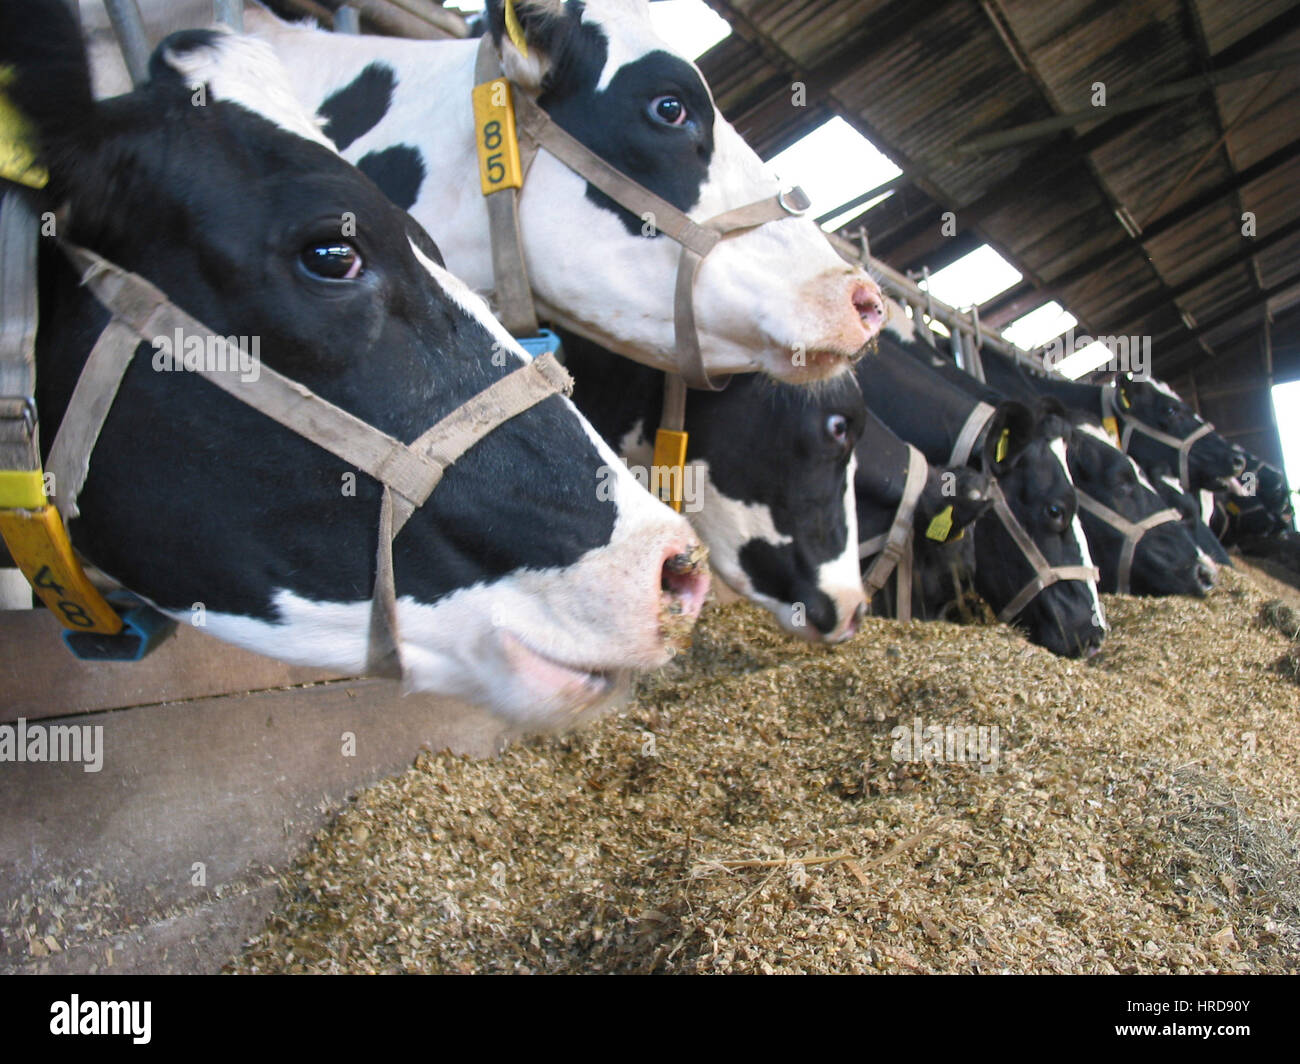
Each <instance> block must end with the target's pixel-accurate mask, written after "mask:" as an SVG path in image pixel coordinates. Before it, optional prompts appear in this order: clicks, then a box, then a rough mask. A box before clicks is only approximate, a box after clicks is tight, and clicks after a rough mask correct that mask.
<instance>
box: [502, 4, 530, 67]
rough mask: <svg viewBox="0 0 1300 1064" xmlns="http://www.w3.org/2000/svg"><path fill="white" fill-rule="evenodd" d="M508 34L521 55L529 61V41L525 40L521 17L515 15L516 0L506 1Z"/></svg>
mask: <svg viewBox="0 0 1300 1064" xmlns="http://www.w3.org/2000/svg"><path fill="white" fill-rule="evenodd" d="M506 33H507V34H508V35H509V37H510V40H511V41H512V42H513V44H514V46H515V47H516V48H518V49H519V54H520V55H522V56H523V57H524V58H525V59H527V58H528V41H526V40H525V39H524V28H523V26H521V25H520V24H519V16H518V15H516V14H515V0H506Z"/></svg>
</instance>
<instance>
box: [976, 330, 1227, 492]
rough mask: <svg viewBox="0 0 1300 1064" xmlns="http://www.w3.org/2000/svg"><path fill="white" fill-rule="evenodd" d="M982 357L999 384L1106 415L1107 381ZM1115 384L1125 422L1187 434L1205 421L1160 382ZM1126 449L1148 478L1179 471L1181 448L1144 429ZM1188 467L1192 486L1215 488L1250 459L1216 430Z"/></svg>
mask: <svg viewBox="0 0 1300 1064" xmlns="http://www.w3.org/2000/svg"><path fill="white" fill-rule="evenodd" d="M981 360H982V362H983V365H984V375H985V378H986V379H987V380H988V383H989V384H991V385H992V386H993V387H994V388H997V389H999V390H1001V391H1005V392H1008V393H1010V394H1015V390H1016V389H1017V388H1021V387H1025V386H1026V385H1028V386H1030V387H1032V388H1033V389H1034V391H1035V392H1036V393H1037V394H1039V395H1050V396H1052V397H1053V398H1054V399H1057V400H1059V401H1060V402H1061V403H1062V404H1064V406H1065V407H1066V409H1068V410H1078V411H1079V412H1081V413H1083V414H1087V415H1089V416H1090V417H1093V418H1101V417H1102V416H1103V415H1104V414H1105V410H1104V409H1103V400H1102V391H1103V386H1102V385H1098V384H1080V383H1078V382H1076V381H1068V380H1066V379H1065V378H1063V377H1049V376H1045V375H1042V374H1036V373H1031V372H1030V371H1028V370H1027V369H1025V367H1024V366H1022V365H1020V364H1018V363H1015V362H1013V361H1012V360H1011V359H1009V358H1007V357H1006V356H1005V355H1001V354H999V353H998V352H997V351H993V350H991V349H990V350H988V351H986V352H984V353H983V355H982V359H981ZM1111 387H1113V388H1114V390H1115V404H1116V410H1115V412H1116V413H1117V414H1118V415H1119V418H1120V420H1121V422H1123V421H1124V420H1125V419H1132V420H1135V421H1137V422H1139V423H1141V424H1143V425H1146V426H1149V427H1151V428H1154V429H1156V430H1158V431H1160V432H1162V433H1165V434H1167V435H1169V436H1173V437H1176V438H1178V439H1186V438H1187V437H1189V436H1190V435H1191V434H1192V433H1194V432H1196V431H1197V430H1199V429H1201V428H1202V427H1203V426H1204V425H1205V421H1204V420H1203V419H1202V418H1201V417H1200V416H1199V415H1198V414H1197V413H1196V411H1194V410H1193V409H1192V408H1191V407H1190V406H1188V405H1187V404H1186V403H1184V402H1183V401H1182V399H1180V398H1179V397H1178V395H1177V394H1176V393H1175V392H1174V391H1173V389H1171V388H1170V387H1169V386H1168V385H1167V384H1164V383H1163V382H1161V381H1158V380H1155V379H1150V380H1142V381H1140V380H1133V379H1131V378H1129V377H1128V376H1119V377H1117V378H1116V380H1115V382H1114V384H1113V385H1112V386H1111ZM1120 427H1121V428H1122V427H1123V425H1121V426H1120ZM1125 450H1126V452H1127V453H1128V454H1129V455H1131V456H1132V457H1133V459H1134V460H1135V461H1136V462H1137V463H1138V465H1140V466H1141V467H1142V468H1143V470H1145V471H1146V472H1147V475H1148V476H1149V477H1151V476H1154V475H1155V471H1156V469H1157V468H1158V467H1160V466H1169V467H1172V468H1173V469H1174V470H1175V472H1177V470H1178V468H1179V462H1178V452H1177V449H1176V448H1174V447H1173V446H1171V445H1170V444H1168V443H1164V442H1162V441H1160V440H1157V439H1153V438H1151V437H1150V436H1148V435H1145V434H1143V433H1142V432H1133V433H1132V434H1131V437H1130V439H1129V443H1128V446H1127V447H1126V448H1125ZM1187 467H1188V475H1189V478H1190V480H1191V483H1190V484H1189V485H1187V486H1188V487H1189V488H1190V489H1191V490H1192V491H1199V490H1201V489H1206V490H1215V489H1217V488H1222V487H1226V486H1227V485H1228V483H1229V482H1230V481H1231V480H1232V478H1233V477H1235V476H1236V475H1237V474H1239V473H1240V472H1241V471H1242V469H1243V468H1244V467H1245V461H1244V459H1243V458H1242V457H1241V455H1240V454H1239V453H1238V452H1237V451H1236V450H1235V449H1234V448H1233V446H1232V445H1231V444H1230V443H1229V442H1228V441H1227V440H1225V439H1224V438H1223V437H1222V436H1220V435H1219V434H1218V433H1217V432H1210V433H1207V434H1206V435H1203V436H1202V437H1201V438H1200V439H1198V440H1197V441H1196V442H1195V443H1193V444H1192V447H1191V450H1190V451H1189V452H1188V462H1187Z"/></svg>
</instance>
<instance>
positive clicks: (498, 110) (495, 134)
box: [471, 78, 524, 196]
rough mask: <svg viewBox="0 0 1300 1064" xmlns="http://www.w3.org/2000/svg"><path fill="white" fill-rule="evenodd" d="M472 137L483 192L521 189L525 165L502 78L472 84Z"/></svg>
mask: <svg viewBox="0 0 1300 1064" xmlns="http://www.w3.org/2000/svg"><path fill="white" fill-rule="evenodd" d="M471 99H472V100H473V102H474V140H475V142H476V144H477V145H478V179H479V187H480V188H482V190H483V195H485V196H488V195H491V194H492V193H493V192H499V191H501V189H503V188H521V187H523V183H524V168H523V166H522V165H521V164H520V161H519V135H518V133H517V132H516V130H515V104H514V97H513V96H512V95H511V92H510V82H508V81H507V80H506V79H505V78H496V79H494V80H492V81H485V82H483V84H482V85H475V86H474V89H473V92H472V93H471Z"/></svg>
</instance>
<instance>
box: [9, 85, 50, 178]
mask: <svg viewBox="0 0 1300 1064" xmlns="http://www.w3.org/2000/svg"><path fill="white" fill-rule="evenodd" d="M12 79H13V68H12V67H0V177H5V178H8V179H9V180H10V181H17V182H18V183H19V184H20V185H26V186H27V187H28V188H44V187H45V186H46V185H47V184H49V180H50V175H49V173H48V172H47V171H46V169H45V167H43V166H37V165H36V151H35V149H34V148H33V146H32V137H31V127H30V126H29V125H28V122H27V119H26V118H24V117H23V116H22V115H21V114H20V113H19V111H18V108H16V107H15V106H14V105H13V104H12V103H11V102H10V100H9V97H8V96H6V95H5V93H4V87H5V86H6V85H7V84H9V82H10V81H11V80H12Z"/></svg>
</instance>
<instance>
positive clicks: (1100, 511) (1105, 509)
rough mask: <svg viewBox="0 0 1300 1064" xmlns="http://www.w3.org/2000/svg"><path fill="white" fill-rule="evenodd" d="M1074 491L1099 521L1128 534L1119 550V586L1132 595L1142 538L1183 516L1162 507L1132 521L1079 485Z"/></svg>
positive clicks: (1121, 589)
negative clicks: (1132, 579) (1134, 562)
mask: <svg viewBox="0 0 1300 1064" xmlns="http://www.w3.org/2000/svg"><path fill="white" fill-rule="evenodd" d="M1074 493H1075V495H1077V496H1078V499H1079V509H1080V510H1086V511H1088V513H1090V514H1092V515H1093V516H1094V517H1096V518H1097V519H1098V520H1099V521H1102V522H1103V523H1105V524H1107V525H1110V527H1111V528H1113V529H1114V530H1115V531H1116V532H1118V533H1120V535H1122V536H1123V537H1124V545H1123V546H1122V547H1121V548H1120V552H1119V575H1118V578H1117V582H1116V587H1115V589H1116V591H1118V592H1119V593H1120V594H1121V595H1127V594H1129V576H1130V574H1131V573H1132V570H1133V556H1134V555H1135V554H1136V553H1137V548H1138V543H1140V542H1141V540H1142V537H1143V536H1145V535H1146V534H1147V533H1148V532H1150V531H1151V530H1152V529H1153V528H1157V527H1159V526H1160V525H1167V524H1169V523H1170V522H1171V521H1181V520H1182V515H1180V514H1179V513H1178V511H1177V510H1174V509H1168V510H1158V511H1157V512H1156V513H1153V514H1151V515H1150V516H1149V517H1144V518H1143V519H1142V520H1141V521H1136V522H1135V521H1130V520H1129V519H1128V518H1127V517H1125V516H1123V514H1120V513H1117V512H1116V511H1115V510H1112V509H1111V508H1110V507H1109V506H1107V505H1105V503H1102V502H1098V501H1097V500H1096V499H1094V498H1093V497H1092V496H1091V495H1089V494H1088V493H1087V492H1085V491H1082V490H1080V489H1079V488H1077V487H1076V488H1075V489H1074Z"/></svg>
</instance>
